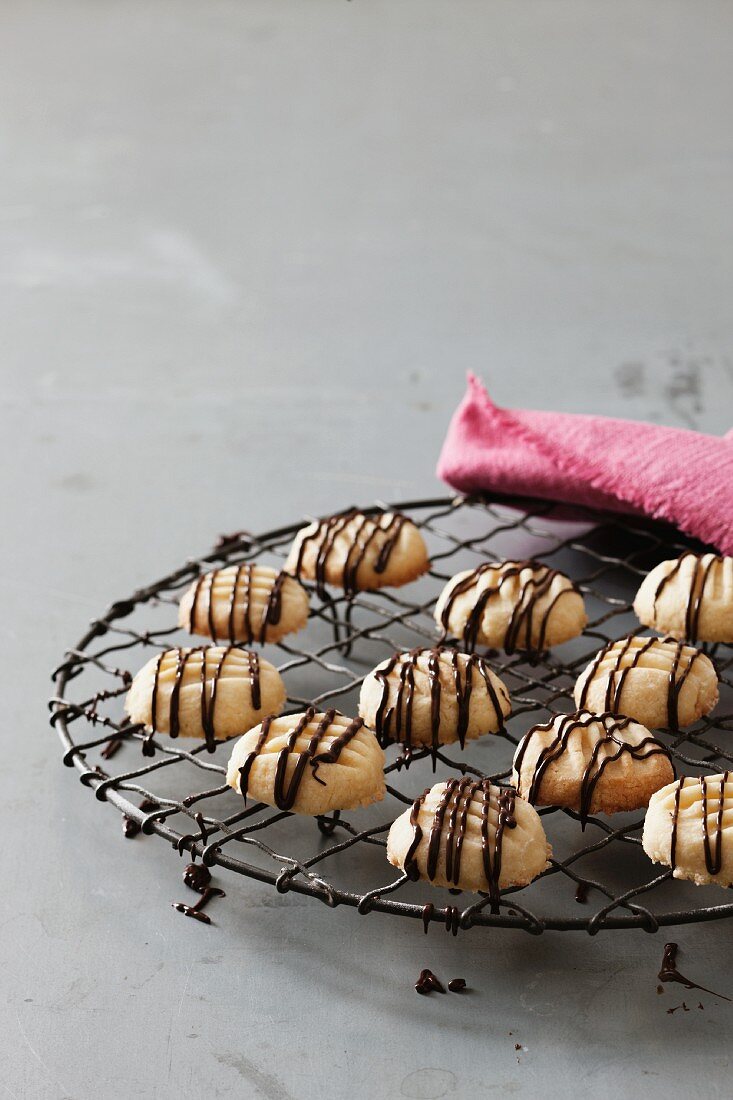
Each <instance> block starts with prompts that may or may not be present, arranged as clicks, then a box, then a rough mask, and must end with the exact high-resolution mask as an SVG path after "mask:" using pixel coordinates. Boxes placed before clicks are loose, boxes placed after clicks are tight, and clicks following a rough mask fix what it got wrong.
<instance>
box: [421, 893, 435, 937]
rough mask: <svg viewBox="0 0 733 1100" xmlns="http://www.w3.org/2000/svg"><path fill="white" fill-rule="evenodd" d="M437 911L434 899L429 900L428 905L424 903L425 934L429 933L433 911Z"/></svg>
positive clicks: (423, 920)
mask: <svg viewBox="0 0 733 1100" xmlns="http://www.w3.org/2000/svg"><path fill="white" fill-rule="evenodd" d="M434 912H435V906H434V905H433V903H432V901H429V902H428V903H427V905H423V909H422V926H423V931H424V933H425V935H426V936H427V934H428V928H429V927H430V921H431V920H432V917H433V913H434Z"/></svg>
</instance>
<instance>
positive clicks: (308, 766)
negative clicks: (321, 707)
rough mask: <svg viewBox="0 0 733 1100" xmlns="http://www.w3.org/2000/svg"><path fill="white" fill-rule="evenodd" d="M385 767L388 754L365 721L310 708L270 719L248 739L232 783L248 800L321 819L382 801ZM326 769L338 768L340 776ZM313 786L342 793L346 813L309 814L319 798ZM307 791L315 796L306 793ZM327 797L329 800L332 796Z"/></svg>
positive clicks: (232, 768)
mask: <svg viewBox="0 0 733 1100" xmlns="http://www.w3.org/2000/svg"><path fill="white" fill-rule="evenodd" d="M383 764H384V754H383V752H382V750H381V748H380V747H379V745H378V744H377V740H376V738H375V737H374V734H373V733H371V732H370V731H369V730H367V729H366V728H365V727H364V723H363V721H362V719H361V718H354V719H352V718H346V717H345V716H344V715H343V714H339V712H338V711H336V710H327V711H325V712H323V713H320V712H318V711H316V709H315V708H314V707H309V708H308V710H306V711H305V712H304V713H302V714H289V715H285V716H283V717H282V718H277V717H275V716H272V717H268V718H265V719H264V721H263V722H262V724H261V725H260V726H257V727H256V728H255V729H252V730H250V731H249V732H248V733H246V734H245V736H244V737H242V738H241V739H240V740H239V741H238V742H237V744H236V745H235V747H234V751H233V752H232V756H231V759H230V761H229V767H228V769H227V783H228V784H229V786H231V787H234V789H235V790H239V791H240V793H241V794H242V795H243V796H244V798H245V799H246V798H247V794H248V792H249V791H250V789H251V791H252V793H253V794H254V795H255V796H256V797H257V798H258V799H260V800H261V801H264V802H270V803H271V804H273V805H275V806H277V807H278V809H280V810H292V809H295V810H296V811H297V812H302V813H311V812H312V813H320V812H325V810H326V809H328V808H330V809H334V808H349V805H350V804H351V805H360V804H363V803H365V802H370V801H374V800H375V799H377V798H381V797H382V794H383V791H384V778H383V772H382V768H383ZM325 765H339V766H340V772H339V774H338V775H336V774H334V773H332V772H330V771H328V770H327V769H326V768H325ZM313 783H315V784H317V785H320V787H321V788H327V787H329V786H331V787H338V791H343V793H344V796H345V799H346V801H343V805H342V806H341V807H337V806H334V805H325V804H324V806H323V808H322V809H321V808H320V807H318V808H315V809H310V808H308V803H309V802H312V801H313V799H314V798H316V799H317V798H318V794H319V792H318V791H317V790H316V789H315V788H313ZM306 785H307V786H308V787H309V788H310V791H305V790H303V791H301V787H305V786H306ZM322 793H323V798H324V799H326V797H327V794H328V792H327V791H326V790H323V792H322ZM337 793H338V792H337ZM301 794H302V795H303V797H302V798H301V797H300V796H301ZM299 803H300V804H299Z"/></svg>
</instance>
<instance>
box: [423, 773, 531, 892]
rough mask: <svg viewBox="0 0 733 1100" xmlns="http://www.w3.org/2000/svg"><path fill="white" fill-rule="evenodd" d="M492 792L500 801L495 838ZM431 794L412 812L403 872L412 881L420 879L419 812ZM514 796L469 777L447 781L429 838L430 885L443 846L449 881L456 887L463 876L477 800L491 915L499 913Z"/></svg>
mask: <svg viewBox="0 0 733 1100" xmlns="http://www.w3.org/2000/svg"><path fill="white" fill-rule="evenodd" d="M492 792H493V793H494V796H495V798H496V799H497V800H498V812H499V819H498V822H497V825H496V829H495V830H494V831H493V835H490V830H489V810H490V807H491V796H492ZM429 793H430V791H429V790H426V791H424V792H423V793H422V794H421V795H420V797H419V798H417V799H415V801H414V802H413V804H412V808H411V810H410V825H411V826H412V830H413V837H412V843H411V844H410V847H409V848H408V850H407V853H406V855H405V862H404V870H405V874H406V875H407V876H408V878H410V879H412V880H413V881H416V880H417V879H418V878H419V877H420V871H419V868H418V865H417V860H416V858H415V857H416V853H417V849H418V847H419V845H420V842H421V840H422V838H423V830H422V827H421V825H420V820H419V818H420V810H421V809H422V807H423V804H424V802H425V799H426V798H427V796H428V794H429ZM515 794H516V792H515V791H514V788H513V787H494V786H492V784H491V782H490V781H489V780H488V779H480V780H473V779H469V778H468V777H467V776H464V777H463V778H462V779H448V780H447V781H446V783H445V786H444V789H443V792H442V794H441V797H440V801H439V802H438V805H437V807H436V809H435V813H434V815H433V820H432V823H431V825H430V831H429V834H428V848H427V858H426V867H425V871H426V874H427V877H428V878H429V879H430V880H431V881H432V880H433V879H434V878H435V875H436V873H437V870H438V860H439V857H440V853H441V846H442V845H444V848H445V875H446V879H447V880H448V882H450V883H452V884H453V885H454V886H457V885H458V883H459V880H460V874H461V853H462V849H463V842H464V840H465V838H466V830H467V825H468V812H469V808H470V806H471V802H472V801H474V799H475V800H477V801H480V803H481V851H482V856H483V865H484V876H485V878H486V883H487V886H488V893H489V897H490V899H491V911H492V913H497V912H498V911H499V901H500V893H499V878H500V875H501V856H502V846H503V840H504V830H505V829H513V828H515V826H516V824H517V822H516V819H515V817H514V799H515Z"/></svg>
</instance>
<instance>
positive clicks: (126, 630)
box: [50, 497, 733, 934]
mask: <svg viewBox="0 0 733 1100" xmlns="http://www.w3.org/2000/svg"><path fill="white" fill-rule="evenodd" d="M386 507H387V505H384V504H378V505H375V506H374V507H373V508H370V509H363V511H367V512H372V513H373V512H377V511H379V510H381V509H382V508H386ZM390 507H393V508H399V509H400V510H401V511H402V512H404V513H405V514H407V515H409V516H410V518H411V519H413V521H414V522H415V523H416V524H417V525H418V526H419V527H420V529H421V530H422V532H423V535H424V536H425V539H426V541H427V543H428V546H429V549H430V553H431V562H432V567H431V570H430V573H429V574H428V575H427V576H426V577H424V578H422V579H421V580H420V581H418V582H416V583H415V584H412V585H409V586H407V587H406V588H401V589H394V590H381V591H379V592H364V593H359V594H358V595H357V596H356V597H355V598H354V599H353V600H349V599H347V598H346V597H345V596H344V595H343V594H342V593H337V592H335V591H334V592H333V593H332V595H331V598H330V599H329V600H326V601H322V600H320V599H319V598H318V596H317V595H316V593H315V591H313V590H311V593H310V594H311V618H310V621H309V625H308V628H307V630H306V631H305V632H303V633H301V634H298V635H295V636H294V637H289V638H285V639H283V641H281V642H280V643H278V645H277V646H267V647H265V649H266V651H269V652H268V653H267V655H268V658H269V659H270V660H271V661H272V663H273V664H275V665H276V666H277V667H278V669H279V671H280V673H281V674H282V675H283V678H284V680H285V684H286V686H287V689H288V704H287V710H288V711H297V710H302V709H303V708H304V707H305V706H307V705H309V704H314V705H316V706H317V707H323V706H324V705H326V704H327V705H329V706H336V707H337V708H338V709H340V710H342V711H343V712H344V713H346V714H349V713H351V714H353V713H355V712H356V700H357V697H358V690H359V687H360V685H361V682H362V679H363V678H364V676H365V675H366V674H367V673H368V672H369V671H370V670H371V669H372V668H373V667H374V666H375V665H376V664H377V663H378V662H379V661H380V660H382V659H383V658H384V657H387V656H389V655H391V654H392V653H393V652H396V651H399V650H405V649H409V648H411V647H414V646H416V645H426V644H428V645H429V644H432V643H434V642H435V640H436V628H435V625H434V623H433V618H432V611H433V607H434V603H435V599H436V597H437V595H438V592H439V591H440V589H441V588H442V586H443V584H444V583H445V582H446V581H447V580H448V579H449V578H450V577H451V576H452V575H453V574H455V573H456V572H457V571H458V570H460V569H464V568H468V567H470V566H474V565H476V564H478V562H479V561H485V560H495V559H500V558H504V557H523V558H524V557H533V558H535V559H536V560H539V561H542V562H544V563H546V564H548V565H552V566H554V567H556V568H560V569H562V570H564V571H565V572H566V573H568V574H569V575H570V576H571V577H572V578H573V579H574V580H575V581H576V582H577V583H578V584H579V587H580V589H581V591H582V592H583V595H584V597H585V600H586V606H587V608H588V612H589V624H588V627H587V628H586V630H585V632H584V634H583V636H582V638H580V639H577V640H576V641H574V642H570V643H566V644H565V645H564V646H562V647H559V648H558V649H556V650H554V651H552V652H550V653H547V654H543V655H541V656H540V657H538V658H537V659H536V661H534V662H533V663H531V662H529V661H528V659H527V657H526V655H522V654H515V655H513V656H507V655H505V654H497V653H494V652H491V653H489V654H488V657H489V659H490V663H491V665H492V667H493V668H494V669H495V671H496V672H498V673H499V675H500V676H501V677H502V679H503V680H504V682H505V683H506V684H507V686H508V688H509V690H510V692H511V696H512V703H513V712H512V717H511V720H510V721H509V722H508V724H507V729H506V730H505V731H504V732H503V733H502V734H500V735H490V736H487V737H484V738H481V739H480V740H479V741H478V742H471V743H470V745H467V746H466V750H465V751H464V752H462V753H461V754H460V757H461V758H460V759H454V758H453V757H452V755H451V754H450V753H449V751H448V750H442V751H440V752H439V753H438V754H437V778H438V779H440V778H447V777H449V776H450V775H451V774H455V773H470V774H474V775H477V776H484V775H490V776H491V777H492V778H493V779H496V780H498V781H500V782H501V781H505V780H506V778H507V776H508V775H509V774H510V770H511V760H512V756H513V752H514V747H515V745H516V744H517V742H518V741H519V739H520V738H521V736H522V735H523V734H524V733H525V732H526V730H527V729H528V728H529V727H530V726H531V725H534V724H535V723H537V722H545V721H547V720H548V719H549V718H550V717H551V716H553V715H555V714H558V713H561V712H566V711H570V710H573V709H574V704H573V699H572V690H573V686H574V683H575V679H576V678H577V675H578V674H579V672H580V671H581V670H582V669H583V668H584V667H585V665H586V664H587V662H588V661H589V660H590V658H591V657H592V656H593V655H594V653H595V652H596V651H597V650H598V649H599V648H600V647H601V646H602V645H604V644H605V643H606V642H607V641H609V640H611V639H615V638H618V637H620V636H621V635H623V634H625V633H626V632H627V631H628V630H630V629H631V628H633V627H636V628H637V629H638V623H637V622H636V619H635V617H634V616H633V614H632V612H631V606H630V604H631V600H632V599H633V596H634V593H635V591H636V589H637V587H638V585H639V583H640V580H641V578H642V577H643V576H644V574H645V573H646V572H647V571H648V570H649V569H651V568H652V567H653V566H654V565H655V564H656V563H657V562H658V561H660V560H662V559H663V558H667V557H671V556H674V555H675V554H678V553H679V552H681V551H682V550H683V549H686V548H689V547H690V546H692V545H693V544H692V543H690V542H689V541H688V540H683V539H681V537H680V536H679V534H678V533H677V532H675V531H674V530H672V529H671V528H668V527H666V526H664V525H660V524H652V523H647V522H645V521H642V520H636V519H629V518H627V517H618V516H614V515H610V514H606V513H597V512H592V511H590V510H587V509H578V508H575V509H573V510H572V511H570V510H568V509H565V508H562V507H560V506H557V505H553V504H550V503H547V502H537V501H528V500H516V499H509V498H497V497H492V498H491V499H488V498H483V497H482V498H458V499H455V500H450V499H440V500H430V501H417V502H410V503H405V504H400V505H393V506H390ZM301 526H302V522H301V523H298V524H295V525H293V526H292V527H287V528H282V529H280V530H277V531H272V532H269V533H267V534H263V535H259V536H254V535H250V534H248V533H242V532H239V533H237V534H235V535H232V536H226V537H222V538H221V539H220V540H219V542H218V543H217V545H216V547H215V548H214V550H213V551H212V552H211V553H209V554H207V555H205V556H204V557H201V558H198V559H195V560H191V561H189V562H188V563H187V564H186V565H185V566H184V567H183V568H181V569H179V570H178V571H177V572H175V573H173V574H171V575H170V576H168V577H165V578H163V579H162V580H160V581H158V582H156V583H155V584H152V585H150V586H149V587H148V588H145V589H143V590H141V591H138V592H135V593H134V594H133V595H132V596H131V597H130V598H129V599H126V600H120V601H118V602H116V603H114V604H113V605H112V606H111V607H110V608H109V610H108V611H107V612H106V613H105V614H104V615H103V616H101V617H100V618H99V619H96V620H94V621H93V622H92V624H91V626H90V629H89V631H88V632H87V633H86V634H85V636H84V637H83V638H82V639H81V641H80V642H79V643H78V645H77V646H76V647H75V648H74V649H71V650H69V651H68V652H67V654H66V655H65V659H64V661H63V663H62V664H61V665H60V666H59V667H58V668H57V669H56V671H55V672H54V680H55V682H56V688H57V694H56V696H55V697H54V698H53V699H52V700H51V701H50V708H51V712H52V716H51V722H52V724H53V725H54V726H55V727H56V729H57V730H58V732H59V734H60V737H61V741H62V744H63V746H64V750H65V752H64V757H63V760H64V763H65V764H67V765H69V766H71V765H73V766H75V767H76V768H77V769H78V770H79V772H80V773H81V775H80V778H81V781H82V783H84V784H85V785H86V786H89V787H90V788H91V789H93V790H94V792H95V795H96V797H97V798H98V799H99V800H101V801H105V800H106V801H108V802H111V803H112V804H113V805H115V806H116V807H117V808H118V809H119V810H121V811H122V812H123V813H124V814H125V815H127V816H128V817H129V818H131V819H132V820H133V821H135V822H137V823H138V824H139V825H140V826H141V829H142V832H143V833H144V834H150V833H155V834H157V835H159V836H161V837H163V838H165V839H167V840H168V841H169V842H170V843H171V844H172V845H173V847H174V848H177V849H178V851H179V852H180V853H183V851H189V852H191V853H192V854H193V855H194V857H201V858H202V859H203V861H204V863H206V864H208V865H216V866H219V867H221V868H224V869H226V870H228V871H235V872H238V873H240V874H242V875H246V876H249V877H251V878H255V879H258V880H260V881H262V882H266V883H270V884H271V885H273V886H275V887H276V888H277V890H279V891H280V892H283V893H284V892H286V891H289V890H292V891H295V892H298V893H300V894H307V895H311V896H312V897H315V898H318V899H319V900H321V901H323V902H324V903H326V904H327V905H329V906H336V905H339V904H347V905H351V906H355V907H356V908H357V909H358V911H359V913H361V914H366V913H370V912H383V913H391V914H395V915H400V916H407V917H411V918H418V919H422V920H423V921H424V922H425V926H426V930H427V926H428V923H429V922H431V921H433V922H443V923H444V924H445V926H446V927H447V928H449V929H451V930H452V931H453V932H454V933H455V931H456V930H457V929H458V928H461V929H464V930H465V929H468V928H470V927H473V926H480V925H484V926H500V927H511V928H520V929H525V930H526V931H528V932H531V933H535V934H537V933H540V932H543V931H544V930H545V929H555V930H578V929H584V930H586V931H588V932H590V933H595V932H597V931H599V930H600V929H610V928H628V927H642V928H644V929H646V930H648V931H650V932H653V931H656V930H657V929H658V928H659V927H660V926H662V925H669V924H678V923H686V922H690V921H697V920H713V919H717V918H720V917H725V916H731V915H733V904H731V903H727V904H720V898H721V897H722V896H723V895H721V893H720V890H719V888H716V887H714V886H711V887H693V886H691V885H690V884H686V883H680V882H677V881H676V880H672V876H671V871H669V870H666V869H663V868H659V867H655V866H654V865H652V864H651V863H650V862H649V860H648V859H647V858H646V856H645V855H644V853H643V851H642V850H641V827H642V824H643V813H637V814H631V815H630V814H620V815H615V816H614V817H613V818H606V817H602V816H592V817H590V818H589V820H588V822H587V825H586V827H585V828H582V827H581V823H580V820H579V817H578V815H577V814H575V813H574V812H572V811H569V810H560V809H555V808H547V809H542V810H541V811H540V813H541V814H542V816H543V823H544V825H545V828H546V831H547V833H548V838H549V839H550V841H551V843H552V845H553V850H554V853H555V855H554V858H553V859H552V860H551V864H550V866H549V868H548V869H547V871H545V872H544V874H543V875H542V876H540V878H539V879H537V880H536V881H535V882H534V883H533V884H531V885H530V886H528V887H524V888H522V889H516V888H515V889H510V890H505V891H503V893H502V898H501V906H500V908H499V911H498V912H495V913H492V912H491V911H490V908H489V897H488V895H483V894H482V895H466V897H465V898H464V899H462V900H461V902H460V904H459V903H458V899H457V897H455V896H451V894H456V893H458V892H456V891H451V892H447V891H443V890H436V889H434V888H432V887H431V886H430V885H428V884H426V883H412V882H410V881H408V879H407V876H405V875H401V876H399V877H397V878H395V872H394V871H393V870H392V869H391V868H390V867H389V864H388V863H387V861H386V858H385V848H386V835H387V832H388V830H389V827H390V825H391V823H392V821H393V820H394V818H395V817H397V816H398V814H399V813H401V812H402V811H403V810H404V808H405V807H406V806H408V805H410V804H411V802H412V801H413V799H414V798H415V797H416V796H417V795H418V794H420V793H421V791H422V790H423V789H424V787H425V786H426V785H430V784H431V783H432V782H434V781H436V780H435V779H433V777H432V774H431V771H432V767H433V762H432V759H431V758H430V753H429V751H428V750H425V751H424V752H414V753H413V756H412V758H411V761H410V763H409V767H406V766H405V764H406V761H405V758H404V756H403V755H401V749H400V746H393V747H391V748H390V749H389V750H388V756H387V766H386V768H385V773H386V777H387V800H386V802H384V803H381V804H380V805H378V806H376V807H371V808H370V809H369V810H359V811H355V812H354V813H353V814H351V815H350V816H349V818H347V817H344V816H342V815H340V814H334V815H331V816H329V817H328V818H319V819H317V826H318V827H317V828H316V827H315V824H314V822H313V820H312V819H310V818H304V817H300V816H298V815H293V814H289V813H284V812H278V811H273V810H272V809H271V808H270V807H269V806H265V805H264V804H262V803H259V804H255V805H248V806H244V804H243V802H242V799H241V797H240V796H238V795H237V794H236V793H235V792H233V791H232V790H230V788H229V787H227V786H226V785H225V783H224V774H225V763H226V760H227V759H228V756H229V751H230V747H228V746H227V744H226V743H225V742H220V743H218V744H217V748H216V751H215V753H214V754H213V755H210V754H209V753H208V752H207V751H206V747H205V745H204V744H201V745H197V746H196V747H195V748H193V749H188V748H186V747H184V746H183V745H182V744H181V743H180V742H179V741H172V740H171V739H170V738H167V737H161V736H159V735H157V734H156V735H154V736H153V737H152V738H151V737H150V736H147V735H146V733H145V731H144V730H143V729H142V728H141V727H140V726H133V725H131V724H130V723H129V722H128V721H126V720H125V719H124V718H123V717H122V698H123V696H124V694H125V693H126V691H127V688H128V686H129V683H130V681H131V678H132V675H133V674H134V672H136V671H137V669H138V668H140V667H141V666H142V665H143V664H144V663H145V661H147V660H148V659H149V658H150V656H151V655H153V654H154V653H156V652H159V651H160V650H162V649H167V648H169V647H171V646H173V645H179V644H190V640H189V638H188V636H187V635H184V634H183V632H182V631H180V630H179V628H178V627H177V626H175V625H174V624H175V622H176V617H177V616H176V607H177V603H178V600H179V598H180V595H181V593H182V592H183V590H185V588H186V587H187V586H188V585H189V584H190V583H191V581H192V580H193V579H194V578H195V577H196V576H198V575H199V574H200V573H201V572H204V571H207V570H208V569H211V568H212V567H214V566H220V565H223V564H233V563H239V562H243V561H250V560H254V559H256V560H257V561H259V562H262V563H266V564H267V563H271V564H278V562H280V563H281V562H282V559H283V558H284V557H285V555H286V554H287V550H288V548H289V546H290V543H291V541H292V539H293V537H294V535H295V533H296V532H297V530H298V529H299V528H300V527H301ZM695 548H696V549H699V547H695ZM278 651H279V652H278ZM708 654H709V656H710V657H711V658H712V659H713V661H714V663H715V665H716V669H717V672H718V675H719V676H720V678H721V702H720V704H719V706H718V710H717V713H716V714H714V715H713V716H711V717H708V718H706V719H703V720H701V721H700V722H698V723H696V725H695V726H694V727H693V728H692V729H690V730H687V731H685V732H677V733H673V732H671V731H664V732H662V733H661V734H659V736H660V738H661V739H662V740H663V741H664V742H665V743H666V744H667V745H668V747H669V748H670V750H671V754H672V757H673V759H674V762H675V764H676V767H677V770H678V773H681V774H699V773H702V772H706V771H707V772H710V771H720V770H722V769H724V768H728V767H733V741H731V743H730V744H728V743H727V742H728V741H729V740H731V739H730V738H729V734H730V733H731V730H732V729H733V711H732V709H731V705H732V704H731V700H732V699H733V682H732V681H731V678H730V677H731V666H732V665H733V649H731V647H727V646H722V645H719V646H714V647H711V648H709V649H708ZM719 742H722V743H719ZM141 748H142V750H143V751H141ZM469 748H470V754H471V760H470V761H469V760H468V759H466V754H467V752H468V751H469ZM450 749H451V751H453V750H456V749H457V746H451V747H450ZM118 762H119V764H120V765H121V766H120V767H119V768H117V764H118ZM133 799H136V801H133ZM141 799H142V800H143V803H142V805H143V808H142V809H141V808H140V805H139V802H140V800H141ZM151 804H152V806H153V807H154V808H153V809H150V806H151ZM584 895H587V902H586V906H587V908H584V909H583V910H582V912H581V910H580V909H579V908H578V902H580V901H582V900H584Z"/></svg>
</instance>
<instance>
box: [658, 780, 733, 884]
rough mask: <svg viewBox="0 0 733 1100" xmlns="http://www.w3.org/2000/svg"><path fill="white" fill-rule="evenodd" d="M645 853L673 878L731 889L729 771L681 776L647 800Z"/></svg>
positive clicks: (732, 850) (732, 810) (732, 849)
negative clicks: (670, 872)
mask: <svg viewBox="0 0 733 1100" xmlns="http://www.w3.org/2000/svg"><path fill="white" fill-rule="evenodd" d="M642 845H643V848H644V851H645V852H646V854H647V855H648V856H649V858H650V859H651V860H652V861H653V862H654V863H663V864H664V865H665V866H666V867H671V868H672V874H673V875H674V877H675V878H684V879H689V880H690V881H691V882H694V883H696V885H698V886H702V885H703V884H705V883H708V882H716V883H717V884H718V885H719V886H731V885H733V778H732V777H731V774H730V772H722V773H721V774H719V775H704V776H702V777H701V778H699V779H698V778H693V777H692V776H684V777H683V778H682V779H678V780H677V782H676V783H670V784H669V785H668V786H667V787H663V788H662V790H661V791H657V793H656V794H655V795H652V798H651V801H650V803H649V809H648V810H647V812H646V819H645V821H644V835H643V837H642Z"/></svg>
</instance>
